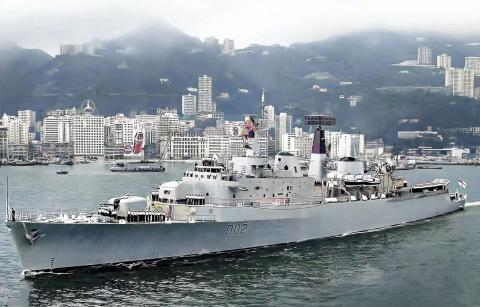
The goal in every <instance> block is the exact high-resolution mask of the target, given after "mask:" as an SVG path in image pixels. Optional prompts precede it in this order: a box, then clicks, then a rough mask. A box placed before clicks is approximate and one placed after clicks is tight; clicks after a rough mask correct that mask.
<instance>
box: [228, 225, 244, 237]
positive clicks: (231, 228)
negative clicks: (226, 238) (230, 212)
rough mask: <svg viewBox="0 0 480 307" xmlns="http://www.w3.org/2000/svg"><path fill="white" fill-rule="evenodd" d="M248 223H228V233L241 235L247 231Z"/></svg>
mask: <svg viewBox="0 0 480 307" xmlns="http://www.w3.org/2000/svg"><path fill="white" fill-rule="evenodd" d="M247 228H248V225H247V223H243V224H228V225H227V229H225V234H226V235H232V236H240V235H243V234H245V233H246V232H247Z"/></svg>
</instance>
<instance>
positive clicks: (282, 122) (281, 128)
mask: <svg viewBox="0 0 480 307" xmlns="http://www.w3.org/2000/svg"><path fill="white" fill-rule="evenodd" d="M290 133H292V116H291V115H288V114H287V113H284V112H282V113H280V114H279V115H276V116H275V150H276V151H281V150H282V147H283V145H282V144H283V139H282V135H284V134H290Z"/></svg>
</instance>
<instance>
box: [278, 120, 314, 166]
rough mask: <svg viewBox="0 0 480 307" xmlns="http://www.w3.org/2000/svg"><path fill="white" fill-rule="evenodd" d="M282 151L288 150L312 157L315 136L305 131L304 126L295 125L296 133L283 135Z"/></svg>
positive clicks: (304, 156)
mask: <svg viewBox="0 0 480 307" xmlns="http://www.w3.org/2000/svg"><path fill="white" fill-rule="evenodd" d="M282 138H283V140H282V151H287V152H289V153H291V154H293V155H295V156H297V157H302V158H306V159H308V158H310V155H311V153H312V144H313V136H312V135H311V134H310V133H305V132H303V129H302V128H298V127H295V128H294V133H290V134H284V135H282Z"/></svg>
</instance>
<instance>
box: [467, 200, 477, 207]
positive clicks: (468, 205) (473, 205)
mask: <svg viewBox="0 0 480 307" xmlns="http://www.w3.org/2000/svg"><path fill="white" fill-rule="evenodd" d="M478 206H480V201H473V202H470V203H465V207H478Z"/></svg>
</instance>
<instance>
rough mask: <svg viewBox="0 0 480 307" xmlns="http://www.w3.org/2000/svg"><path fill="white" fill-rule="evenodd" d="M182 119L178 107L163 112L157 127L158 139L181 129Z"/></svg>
mask: <svg viewBox="0 0 480 307" xmlns="http://www.w3.org/2000/svg"><path fill="white" fill-rule="evenodd" d="M179 127H180V120H179V117H178V114H177V110H176V109H172V110H170V111H169V112H162V113H161V115H160V119H159V122H158V127H157V140H161V139H164V138H166V137H168V136H169V135H171V134H172V133H175V132H177V131H178V130H179Z"/></svg>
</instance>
